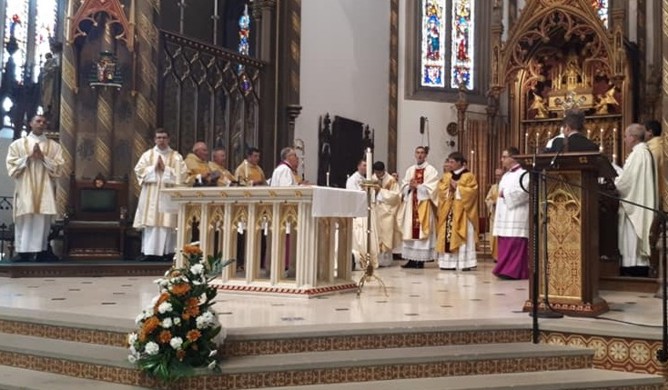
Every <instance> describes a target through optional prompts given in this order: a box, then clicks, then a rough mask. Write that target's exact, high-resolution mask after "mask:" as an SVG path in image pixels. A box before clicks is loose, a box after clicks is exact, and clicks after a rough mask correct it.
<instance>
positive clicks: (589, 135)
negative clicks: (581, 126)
mask: <svg viewBox="0 0 668 390" xmlns="http://www.w3.org/2000/svg"><path fill="white" fill-rule="evenodd" d="M587 138H589V139H591V129H587Z"/></svg>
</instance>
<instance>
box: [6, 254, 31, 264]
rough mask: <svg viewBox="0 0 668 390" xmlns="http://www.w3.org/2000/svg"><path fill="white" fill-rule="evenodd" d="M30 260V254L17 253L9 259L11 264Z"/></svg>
mask: <svg viewBox="0 0 668 390" xmlns="http://www.w3.org/2000/svg"><path fill="white" fill-rule="evenodd" d="M29 258H30V253H17V254H15V255H14V257H12V258H11V259H9V261H10V262H12V263H25V262H26V261H28V259H29Z"/></svg>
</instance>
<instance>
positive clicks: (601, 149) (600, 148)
mask: <svg viewBox="0 0 668 390" xmlns="http://www.w3.org/2000/svg"><path fill="white" fill-rule="evenodd" d="M603 132H604V130H603V128H602V127H601V146H600V147H599V150H600V151H601V153H603V149H604V148H603Z"/></svg>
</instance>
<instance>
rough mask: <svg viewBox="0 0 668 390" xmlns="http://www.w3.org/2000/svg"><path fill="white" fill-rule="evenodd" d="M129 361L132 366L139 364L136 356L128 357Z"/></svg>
mask: <svg viewBox="0 0 668 390" xmlns="http://www.w3.org/2000/svg"><path fill="white" fill-rule="evenodd" d="M128 361H129V362H130V363H132V364H134V363H137V357H136V356H135V355H128Z"/></svg>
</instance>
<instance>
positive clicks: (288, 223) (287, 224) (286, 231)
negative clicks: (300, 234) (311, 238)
mask: <svg viewBox="0 0 668 390" xmlns="http://www.w3.org/2000/svg"><path fill="white" fill-rule="evenodd" d="M290 227H291V226H290V222H286V223H285V234H290Z"/></svg>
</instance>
